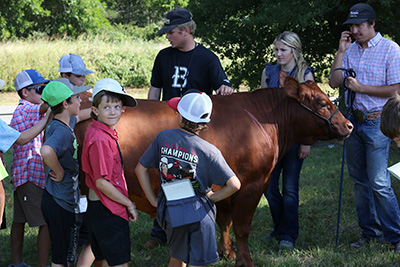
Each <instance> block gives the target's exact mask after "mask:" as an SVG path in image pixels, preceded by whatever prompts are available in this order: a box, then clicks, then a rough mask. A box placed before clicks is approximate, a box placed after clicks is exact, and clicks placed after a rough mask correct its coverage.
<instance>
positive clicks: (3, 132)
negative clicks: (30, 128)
mask: <svg viewBox="0 0 400 267" xmlns="http://www.w3.org/2000/svg"><path fill="white" fill-rule="evenodd" d="M20 135H21V133H20V132H18V131H17V130H15V129H13V128H11V127H10V126H8V125H7V123H5V122H4V121H3V120H2V119H0V150H1V151H2V152H4V153H5V152H7V151H8V150H9V149H10V147H11V146H12V145H13V144H14V143H15V141H17V139H18V138H19V136H20Z"/></svg>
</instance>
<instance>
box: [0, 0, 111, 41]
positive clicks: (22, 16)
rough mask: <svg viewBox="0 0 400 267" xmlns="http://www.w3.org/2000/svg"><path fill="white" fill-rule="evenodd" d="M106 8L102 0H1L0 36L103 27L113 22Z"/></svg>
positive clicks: (24, 35)
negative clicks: (110, 21) (107, 14)
mask: <svg viewBox="0 0 400 267" xmlns="http://www.w3.org/2000/svg"><path fill="white" fill-rule="evenodd" d="M104 8H105V6H103V4H102V3H101V1H100V0H12V1H1V2H0V29H1V31H0V39H3V40H4V39H9V38H12V37H14V38H15V37H16V38H19V37H28V36H30V35H32V34H33V33H35V32H41V33H44V34H48V35H53V34H64V33H66V34H67V35H70V36H77V35H79V34H81V33H85V32H95V31H100V29H102V28H104V27H106V26H107V25H110V23H109V21H108V20H107V19H106V18H105V10H104Z"/></svg>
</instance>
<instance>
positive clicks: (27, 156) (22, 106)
mask: <svg viewBox="0 0 400 267" xmlns="http://www.w3.org/2000/svg"><path fill="white" fill-rule="evenodd" d="M39 110H40V105H35V104H32V103H31V102H29V101H26V100H23V99H21V100H20V101H19V103H18V106H17V108H16V109H15V111H14V114H13V117H12V119H11V123H10V126H11V127H12V128H14V129H15V130H17V131H19V132H23V131H25V130H27V129H29V128H31V127H32V126H34V125H35V124H36V123H37V122H38V121H40V120H41V119H42V118H43V117H44V115H39ZM42 142H43V132H42V133H40V134H39V135H38V136H36V137H35V138H34V139H33V140H32V141H30V142H29V143H27V144H25V145H24V146H19V145H16V144H15V145H14V154H13V160H12V164H11V176H12V181H13V186H14V190H15V189H16V188H17V187H18V186H20V185H23V184H25V183H26V182H28V181H30V182H32V183H34V184H36V185H37V186H40V187H41V188H44V187H45V182H46V176H45V174H44V168H43V163H42V157H41V155H40V148H41V147H42Z"/></svg>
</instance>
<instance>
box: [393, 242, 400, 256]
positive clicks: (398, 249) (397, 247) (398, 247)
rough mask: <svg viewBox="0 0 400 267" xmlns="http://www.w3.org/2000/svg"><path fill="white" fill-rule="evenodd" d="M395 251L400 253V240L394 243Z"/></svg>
mask: <svg viewBox="0 0 400 267" xmlns="http://www.w3.org/2000/svg"><path fill="white" fill-rule="evenodd" d="M393 245H394V252H396V253H399V254H400V242H397V243H394V244H393Z"/></svg>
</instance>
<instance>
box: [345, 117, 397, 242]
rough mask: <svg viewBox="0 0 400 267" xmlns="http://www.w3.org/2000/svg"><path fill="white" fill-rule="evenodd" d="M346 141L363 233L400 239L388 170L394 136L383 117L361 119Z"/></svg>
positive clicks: (348, 165) (364, 234) (394, 239)
mask: <svg viewBox="0 0 400 267" xmlns="http://www.w3.org/2000/svg"><path fill="white" fill-rule="evenodd" d="M349 119H350V121H351V123H353V125H354V130H353V132H352V134H351V136H350V137H349V138H348V140H347V141H346V142H347V145H346V152H347V153H346V159H347V168H348V171H349V175H350V177H351V179H352V180H353V186H354V196H355V203H356V210H357V215H358V224H359V226H360V228H361V230H362V235H363V236H365V237H367V238H372V239H375V238H376V239H381V238H382V234H383V235H384V237H385V239H386V240H388V241H389V242H392V243H396V242H399V241H400V211H399V206H398V203H397V199H396V196H395V194H394V192H393V189H392V187H391V180H390V175H389V172H388V171H387V165H388V158H389V147H390V139H389V138H387V137H386V136H384V135H383V134H382V132H381V130H380V121H381V120H380V118H378V119H376V120H365V121H364V122H357V121H355V120H354V118H353V117H352V116H351V115H349Z"/></svg>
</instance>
